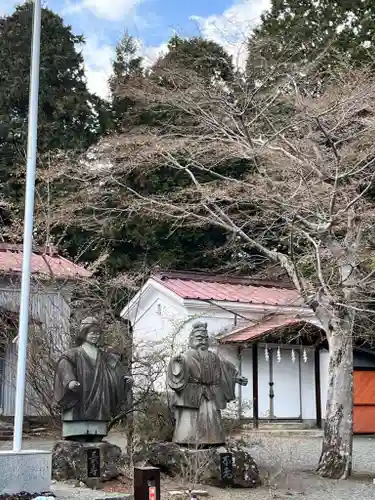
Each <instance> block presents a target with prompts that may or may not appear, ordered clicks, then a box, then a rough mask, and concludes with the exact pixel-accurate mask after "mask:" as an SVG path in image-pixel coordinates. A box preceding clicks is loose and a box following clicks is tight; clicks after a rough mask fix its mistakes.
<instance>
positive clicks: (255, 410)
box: [253, 343, 259, 429]
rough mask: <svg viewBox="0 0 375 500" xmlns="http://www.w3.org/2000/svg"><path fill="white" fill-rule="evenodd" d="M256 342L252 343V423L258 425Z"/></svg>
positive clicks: (255, 426) (256, 426)
mask: <svg viewBox="0 0 375 500" xmlns="http://www.w3.org/2000/svg"><path fill="white" fill-rule="evenodd" d="M258 392H259V390H258V344H256V343H255V344H253V425H254V428H255V429H257V428H258V426H259V398H258Z"/></svg>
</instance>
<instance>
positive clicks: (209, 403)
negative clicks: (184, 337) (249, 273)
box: [167, 322, 248, 447]
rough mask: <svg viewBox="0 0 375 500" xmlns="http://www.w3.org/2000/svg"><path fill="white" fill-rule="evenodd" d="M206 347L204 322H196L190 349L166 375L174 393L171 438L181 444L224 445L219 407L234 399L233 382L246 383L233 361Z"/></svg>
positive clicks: (191, 336)
mask: <svg viewBox="0 0 375 500" xmlns="http://www.w3.org/2000/svg"><path fill="white" fill-rule="evenodd" d="M208 347H209V338H208V333H207V323H201V322H199V323H196V324H195V325H193V328H192V331H191V333H190V337H189V350H188V351H187V352H186V353H184V354H180V355H177V356H174V357H172V359H171V361H170V363H169V367H168V377H167V378H168V385H169V387H170V388H171V389H172V390H173V392H174V398H173V403H172V404H173V408H174V412H175V419H176V424H175V430H174V436H173V441H174V442H175V443H178V444H180V445H183V446H195V447H210V446H220V445H223V444H224V443H225V435H224V431H223V426H222V420H221V410H223V409H225V408H226V406H227V403H229V402H230V401H233V400H234V399H235V397H236V396H235V385H236V384H241V385H247V382H248V380H247V378H245V377H242V376H240V375H239V373H238V370H237V368H236V367H235V366H234V365H233V364H232V363H230V362H229V361H227V360H226V359H224V358H222V357H220V356H219V355H217V354H216V353H214V352H212V351H209V349H208Z"/></svg>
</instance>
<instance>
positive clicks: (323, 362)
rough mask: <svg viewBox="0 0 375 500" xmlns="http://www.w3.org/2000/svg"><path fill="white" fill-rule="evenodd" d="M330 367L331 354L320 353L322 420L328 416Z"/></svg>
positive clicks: (324, 351) (326, 352)
mask: <svg viewBox="0 0 375 500" xmlns="http://www.w3.org/2000/svg"><path fill="white" fill-rule="evenodd" d="M328 365H329V353H328V351H327V350H325V349H324V350H322V351H320V391H321V402H322V419H323V420H324V419H325V416H326V406H327V392H328Z"/></svg>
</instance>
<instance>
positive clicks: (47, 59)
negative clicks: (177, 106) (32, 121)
mask: <svg viewBox="0 0 375 500" xmlns="http://www.w3.org/2000/svg"><path fill="white" fill-rule="evenodd" d="M31 34H32V2H27V3H25V4H23V5H21V6H18V7H17V8H16V10H15V12H14V13H13V14H11V15H9V16H5V17H2V18H0V186H1V191H2V194H3V195H4V196H5V197H7V198H9V199H10V200H11V201H15V202H16V203H17V204H19V202H20V199H21V198H22V196H23V191H24V183H23V181H24V164H25V156H26V155H25V152H26V139H27V118H28V107H29V74H30V59H31V50H30V49H31ZM82 43H84V40H83V37H82V36H76V35H74V34H73V33H72V31H71V28H70V26H65V25H64V23H63V20H62V19H61V17H59V16H58V15H57V14H55V13H54V12H52V11H51V10H49V9H43V10H42V34H41V55H40V92H39V123H38V152H39V155H43V153H45V152H46V151H50V150H55V149H65V150H67V149H75V150H79V149H84V148H86V147H87V146H89V145H90V144H92V143H93V142H94V141H95V140H96V139H97V138H98V137H99V136H100V135H101V134H102V133H103V132H104V131H105V130H106V129H107V127H108V126H109V123H110V122H109V118H110V117H109V111H108V110H107V109H106V108H107V105H106V104H105V103H104V102H102V101H101V99H99V98H98V97H96V96H93V95H91V94H90V93H89V92H88V90H87V87H86V79H85V74H84V67H83V57H82V55H81V53H79V52H77V49H76V47H77V45H80V44H82Z"/></svg>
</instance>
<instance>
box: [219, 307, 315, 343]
mask: <svg viewBox="0 0 375 500" xmlns="http://www.w3.org/2000/svg"><path fill="white" fill-rule="evenodd" d="M298 323H301V324H302V323H306V320H303V319H301V318H300V317H298V316H294V317H292V316H286V315H283V314H278V315H273V316H271V317H267V319H264V320H260V321H259V322H258V323H256V324H255V325H246V326H243V327H242V328H238V329H237V330H234V331H232V332H231V333H229V334H227V335H226V336H225V337H222V338H221V339H219V342H220V343H221V344H229V343H232V342H247V341H251V340H255V339H260V338H262V337H264V336H265V335H267V334H268V333H270V332H271V331H272V330H278V329H282V328H285V327H287V326H290V325H296V324H298Z"/></svg>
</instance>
